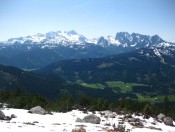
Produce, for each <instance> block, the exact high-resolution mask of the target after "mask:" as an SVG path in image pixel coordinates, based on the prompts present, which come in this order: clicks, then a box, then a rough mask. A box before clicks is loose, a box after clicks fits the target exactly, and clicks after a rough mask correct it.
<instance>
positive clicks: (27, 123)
mask: <svg viewBox="0 0 175 132" xmlns="http://www.w3.org/2000/svg"><path fill="white" fill-rule="evenodd" d="M23 124H26V125H35V124H34V123H31V122H23Z"/></svg>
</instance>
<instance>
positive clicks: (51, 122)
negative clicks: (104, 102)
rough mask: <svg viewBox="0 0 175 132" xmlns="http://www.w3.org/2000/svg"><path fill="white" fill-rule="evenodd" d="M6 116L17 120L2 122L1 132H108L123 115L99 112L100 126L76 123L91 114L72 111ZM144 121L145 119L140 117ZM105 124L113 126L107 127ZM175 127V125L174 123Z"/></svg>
mask: <svg viewBox="0 0 175 132" xmlns="http://www.w3.org/2000/svg"><path fill="white" fill-rule="evenodd" d="M2 111H3V112H4V114H5V115H6V116H10V115H11V114H15V115H16V116H17V118H13V119H12V120H10V121H3V120H0V131H2V132H54V131H55V132H71V131H72V129H74V128H78V127H81V126H83V127H84V128H85V129H86V132H99V131H102V132H103V131H106V129H113V127H112V125H113V124H114V123H115V125H116V126H117V125H118V123H119V121H120V118H121V117H123V115H116V117H115V118H105V117H104V116H102V115H100V113H99V112H96V113H97V114H95V115H97V116H98V117H100V118H101V123H100V124H90V123H80V122H75V121H76V119H77V118H78V117H79V118H83V117H84V116H86V115H88V114H92V113H91V112H88V113H83V112H82V111H78V110H72V111H70V112H67V113H58V112H53V115H49V114H47V115H39V114H30V113H28V110H24V109H11V108H5V109H4V110H2ZM136 118H140V119H141V120H143V117H141V116H138V117H136ZM153 121H154V119H153V118H149V119H146V120H145V123H144V126H153V125H152V124H151V122H153ZM105 124H111V126H107V125H105ZM124 125H125V126H126V129H125V130H127V129H132V130H131V131H132V132H158V130H153V129H148V128H133V126H131V125H130V124H129V123H127V122H125V123H124ZM174 125H175V123H174ZM154 127H156V128H161V129H162V131H164V132H175V127H171V126H166V125H164V124H163V123H157V125H154Z"/></svg>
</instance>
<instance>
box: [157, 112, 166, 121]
mask: <svg viewBox="0 0 175 132" xmlns="http://www.w3.org/2000/svg"><path fill="white" fill-rule="evenodd" d="M165 117H166V116H165V115H164V114H162V113H160V114H159V115H158V116H157V118H158V120H161V121H162V120H163V118H165Z"/></svg>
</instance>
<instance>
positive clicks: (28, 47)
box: [0, 31, 175, 100]
mask: <svg viewBox="0 0 175 132" xmlns="http://www.w3.org/2000/svg"><path fill="white" fill-rule="evenodd" d="M5 65H10V66H5ZM16 67H18V68H16ZM19 68H22V69H23V70H21V69H19ZM174 75H175V44H174V43H171V42H166V41H165V40H163V39H161V38H160V37H159V36H158V35H154V36H148V35H142V34H138V33H132V34H129V33H127V32H119V33H117V34H116V36H115V37H113V36H107V37H99V38H94V39H87V38H86V37H84V36H83V35H79V34H78V33H76V32H75V31H69V32H61V31H58V32H49V33H46V34H36V35H33V36H27V37H20V38H11V39H9V40H7V41H5V42H1V44H0V78H1V81H0V88H2V89H8V90H11V89H15V88H18V87H20V88H21V89H22V91H25V92H29V93H36V94H39V95H44V96H47V97H49V98H51V99H53V98H54V99H55V98H57V96H58V95H60V94H61V93H62V91H64V90H66V91H67V92H68V93H70V94H72V95H73V96H77V95H78V94H87V95H90V96H93V97H101V98H106V99H110V100H113V99H115V98H120V97H122V98H123V97H132V98H134V99H138V100H139V99H140V100H145V99H147V97H149V99H150V98H153V99H154V98H157V97H160V98H162V96H164V95H171V97H172V98H171V99H172V100H175V96H174V93H175V89H174V88H175V76H174Z"/></svg>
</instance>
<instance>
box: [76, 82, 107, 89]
mask: <svg viewBox="0 0 175 132" xmlns="http://www.w3.org/2000/svg"><path fill="white" fill-rule="evenodd" d="M78 84H79V85H81V86H83V87H86V88H96V89H104V88H105V86H104V85H103V84H101V83H94V84H93V83H92V84H90V83H85V82H78Z"/></svg>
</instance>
